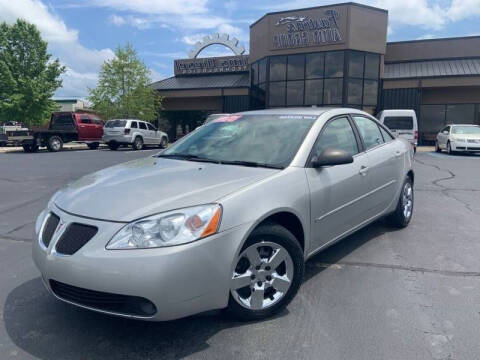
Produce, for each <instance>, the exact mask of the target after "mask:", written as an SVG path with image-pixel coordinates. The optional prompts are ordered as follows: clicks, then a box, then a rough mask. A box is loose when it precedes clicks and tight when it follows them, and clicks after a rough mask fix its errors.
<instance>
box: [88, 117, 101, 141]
mask: <svg viewBox="0 0 480 360" xmlns="http://www.w3.org/2000/svg"><path fill="white" fill-rule="evenodd" d="M90 120H91V121H92V123H93V137H94V138H95V139H98V140H101V139H102V135H103V121H102V120H100V118H99V117H98V116H96V115H90Z"/></svg>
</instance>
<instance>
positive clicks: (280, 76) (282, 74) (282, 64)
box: [270, 56, 287, 81]
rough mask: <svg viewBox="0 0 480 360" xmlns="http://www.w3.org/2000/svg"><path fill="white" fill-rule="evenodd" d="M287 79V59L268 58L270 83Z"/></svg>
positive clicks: (281, 57)
mask: <svg viewBox="0 0 480 360" xmlns="http://www.w3.org/2000/svg"><path fill="white" fill-rule="evenodd" d="M286 78H287V57H286V56H274V57H271V58H270V81H283V80H285V79H286Z"/></svg>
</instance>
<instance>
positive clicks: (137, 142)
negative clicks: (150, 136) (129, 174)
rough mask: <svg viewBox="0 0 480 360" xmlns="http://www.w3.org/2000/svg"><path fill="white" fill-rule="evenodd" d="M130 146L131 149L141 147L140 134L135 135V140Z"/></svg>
mask: <svg viewBox="0 0 480 360" xmlns="http://www.w3.org/2000/svg"><path fill="white" fill-rule="evenodd" d="M132 148H133V150H142V149H143V139H142V138H141V137H140V136H137V137H136V138H135V140H133V144H132Z"/></svg>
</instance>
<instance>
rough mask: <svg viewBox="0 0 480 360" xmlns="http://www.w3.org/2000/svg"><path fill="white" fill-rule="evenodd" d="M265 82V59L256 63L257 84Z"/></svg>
mask: <svg viewBox="0 0 480 360" xmlns="http://www.w3.org/2000/svg"><path fill="white" fill-rule="evenodd" d="M266 81H267V59H263V60H260V61H259V62H258V83H259V84H262V83H264V82H266Z"/></svg>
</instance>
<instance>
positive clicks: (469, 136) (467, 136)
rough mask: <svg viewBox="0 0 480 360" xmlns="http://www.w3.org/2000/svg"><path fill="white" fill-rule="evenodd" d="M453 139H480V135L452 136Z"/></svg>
mask: <svg viewBox="0 0 480 360" xmlns="http://www.w3.org/2000/svg"><path fill="white" fill-rule="evenodd" d="M452 136H453V138H454V139H457V138H458V139H476V140H479V139H480V134H453V135H452Z"/></svg>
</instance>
